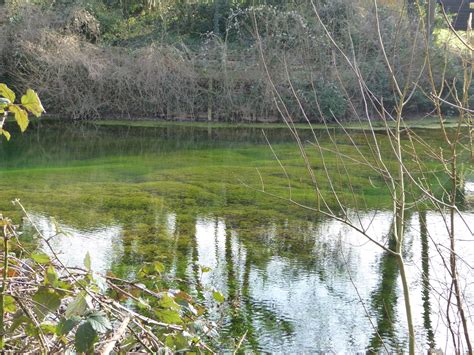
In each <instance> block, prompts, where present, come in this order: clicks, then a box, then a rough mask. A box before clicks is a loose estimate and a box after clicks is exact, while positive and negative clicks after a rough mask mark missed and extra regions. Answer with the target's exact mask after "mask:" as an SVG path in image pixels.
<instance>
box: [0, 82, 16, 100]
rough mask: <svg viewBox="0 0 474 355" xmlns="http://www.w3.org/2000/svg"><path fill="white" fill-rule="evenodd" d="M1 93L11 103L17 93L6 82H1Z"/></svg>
mask: <svg viewBox="0 0 474 355" xmlns="http://www.w3.org/2000/svg"><path fill="white" fill-rule="evenodd" d="M0 95H1V96H3V97H4V98H6V99H8V100H9V101H10V103H14V102H15V97H16V96H15V93H14V92H13V91H12V90H11V89H10V88H9V87H8V86H6V85H5V84H0Z"/></svg>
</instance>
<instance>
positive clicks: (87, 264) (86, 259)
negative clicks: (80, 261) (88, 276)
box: [84, 252, 91, 271]
mask: <svg viewBox="0 0 474 355" xmlns="http://www.w3.org/2000/svg"><path fill="white" fill-rule="evenodd" d="M84 266H85V267H86V269H87V270H88V271H91V256H90V254H89V252H87V253H86V256H85V257H84Z"/></svg>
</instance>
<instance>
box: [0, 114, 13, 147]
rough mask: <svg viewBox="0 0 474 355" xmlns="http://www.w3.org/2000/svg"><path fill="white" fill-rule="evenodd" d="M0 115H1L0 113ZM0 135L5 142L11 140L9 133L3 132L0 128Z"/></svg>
mask: <svg viewBox="0 0 474 355" xmlns="http://www.w3.org/2000/svg"><path fill="white" fill-rule="evenodd" d="M0 113H1V112H0ZM1 135H4V136H5V138H6V139H7V141H9V140H10V138H11V135H10V132H8V131H5V130H4V129H1V128H0V136H1Z"/></svg>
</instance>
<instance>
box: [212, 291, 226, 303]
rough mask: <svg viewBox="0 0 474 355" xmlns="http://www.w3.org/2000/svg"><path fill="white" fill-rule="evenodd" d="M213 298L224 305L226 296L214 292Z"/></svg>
mask: <svg viewBox="0 0 474 355" xmlns="http://www.w3.org/2000/svg"><path fill="white" fill-rule="evenodd" d="M212 297H214V299H215V300H216V301H217V302H219V303H222V302H224V301H225V297H224V295H223V294H222V293H221V292H219V291H214V292H213V293H212Z"/></svg>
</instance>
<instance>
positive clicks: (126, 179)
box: [0, 123, 446, 351]
mask: <svg viewBox="0 0 474 355" xmlns="http://www.w3.org/2000/svg"><path fill="white" fill-rule="evenodd" d="M266 127H267V126H266ZM259 128H260V127H258V128H255V127H233V128H232V129H229V128H227V126H226V127H223V128H222V127H213V128H212V129H211V130H209V129H208V128H207V127H200V126H199V125H197V126H192V127H189V126H186V125H174V124H173V125H164V126H150V127H145V126H136V127H132V126H130V127H126V126H120V125H118V126H117V125H111V126H107V125H98V126H94V125H91V124H87V125H85V126H82V125H81V126H64V125H62V124H60V123H50V124H47V125H46V124H43V125H36V126H33V127H32V129H31V130H29V131H28V132H27V133H26V134H24V135H20V134H13V138H12V141H11V142H10V143H8V144H7V143H6V142H2V143H1V145H0V163H1V166H2V169H1V170H0V189H1V191H2V199H1V200H0V209H1V210H2V213H4V214H5V215H9V216H13V217H14V218H15V219H16V220H17V221H18V222H20V213H19V211H17V210H15V209H14V208H13V206H12V205H11V204H10V202H9V201H11V200H13V199H15V198H20V199H21V200H22V202H23V204H24V205H25V207H26V208H27V210H28V211H30V212H32V213H34V214H37V215H41V216H47V217H50V216H52V217H55V218H56V220H58V221H59V222H60V223H62V224H64V225H67V226H68V227H71V228H75V229H77V230H79V231H94V230H96V229H98V228H102V227H107V226H120V228H121V234H120V248H118V249H117V250H115V251H114V253H113V254H114V262H113V263H112V265H111V269H110V270H109V271H111V272H113V273H115V274H117V275H120V276H123V277H130V275H137V272H138V270H139V269H140V266H141V265H143V263H144V262H153V261H156V260H160V261H161V262H163V264H165V265H166V268H167V270H169V272H170V273H171V274H172V276H174V277H175V279H174V281H166V282H168V285H169V286H170V287H174V286H179V287H182V288H185V289H186V290H188V291H189V292H191V293H192V294H193V295H196V296H197V297H201V298H202V299H203V302H204V301H205V300H204V298H205V297H204V296H203V290H202V282H203V280H202V276H201V275H200V274H199V272H198V271H197V266H196V265H197V263H198V262H199V260H200V257H203V255H201V254H200V252H199V250H200V249H199V248H202V243H203V242H202V241H200V242H198V240H197V239H198V237H197V236H198V234H199V231H198V229H199V228H200V225H205V226H207V227H209V226H214V228H213V229H212V232H210V231H207V232H206V233H209V235H207V234H206V237H207V238H210V239H215V240H218V239H219V238H220V234H219V232H218V230H219V228H223V227H219V226H222V225H225V228H224V229H225V245H224V249H225V255H223V256H221V257H222V260H221V261H220V263H221V264H218V263H217V264H216V266H215V267H216V269H218V270H221V271H219V272H223V273H224V274H225V277H222V278H221V279H219V280H221V281H222V280H224V281H222V284H219V282H221V281H219V282H218V283H217V284H216V287H222V288H223V289H224V290H225V293H226V297H227V299H228V300H229V302H230V303H231V304H232V307H231V308H230V309H229V311H228V313H226V316H225V317H226V318H225V321H224V322H223V323H224V326H223V327H224V328H223V331H222V337H223V338H224V340H223V344H227V345H222V346H223V347H224V348H231V347H232V341H233V340H232V339H233V338H238V337H239V336H241V335H242V333H243V332H244V331H245V330H247V331H248V334H249V337H250V339H249V344H248V347H247V349H248V350H253V351H261V350H262V347H261V346H262V344H260V343H259V340H258V336H259V335H258V334H259V332H262V331H263V332H268V333H275V334H279V336H284V337H291V336H293V335H294V332H295V329H293V324H292V323H291V322H289V321H288V320H287V319H286V318H285V315H284V314H280V313H278V312H277V311H275V310H274V309H273V308H272V307H271V306H269V305H268V304H266V303H264V302H260V301H259V300H257V299H256V297H255V296H253V295H252V287H253V286H252V275H254V274H255V273H258V274H259V275H262V278H263V279H264V280H266V282H269V280H271V278H272V275H271V274H268V273H267V271H266V270H267V268H269V267H270V265H272V264H273V263H275V260H277V261H278V260H285V262H286V263H287V265H288V266H287V267H288V268H290V267H291V268H293V269H292V271H291V272H292V275H293V276H295V275H296V276H299V275H305V274H306V273H309V274H312V273H314V272H315V270H318V271H317V272H318V277H319V278H320V279H321V280H322V281H324V282H328V281H327V280H330V279H331V278H333V277H335V275H343V274H344V273H345V270H344V268H343V267H341V266H340V264H341V262H340V261H339V268H334V270H332V269H331V270H327V269H326V268H327V264H328V261H327V260H338V258H340V257H339V256H338V254H337V252H335V251H333V250H332V249H331V248H332V247H331V246H330V245H327V243H326V242H325V241H324V240H323V237H322V236H320V235H319V234H317V232H316V229H317V226H318V225H320V224H321V223H322V222H323V221H324V218H323V216H321V215H319V214H318V213H315V212H314V211H313V210H310V209H302V208H299V207H298V206H295V205H293V204H291V203H290V202H289V201H288V198H289V197H290V193H291V198H292V199H293V200H294V201H298V202H299V203H301V204H305V205H307V206H308V207H316V206H317V198H316V195H315V192H314V186H313V184H312V181H311V179H310V177H309V175H308V171H307V169H306V168H305V166H304V160H303V159H302V157H301V154H300V152H299V151H298V149H297V147H296V144H295V143H294V141H293V139H292V137H291V135H290V134H289V132H288V131H287V130H286V129H281V128H271V129H267V130H266V134H267V137H268V140H269V141H270V142H271V144H272V147H271V148H272V149H273V151H274V152H275V154H276V155H277V156H278V159H279V161H277V160H276V158H275V156H274V154H273V152H272V149H270V147H269V146H268V144H267V142H266V140H265V138H264V137H263V135H262V133H261V129H259ZM267 128H268V127H267ZM417 133H418V134H419V135H420V136H422V138H423V139H425V140H426V141H428V142H429V144H430V145H432V146H435V147H438V146H440V145H441V142H442V139H441V135H440V133H439V132H438V131H436V130H427V131H419V132H417ZM331 134H332V136H329V135H328V133H327V132H324V131H321V132H318V135H317V137H318V140H319V143H320V144H321V146H322V147H323V148H325V149H326V150H324V165H323V161H322V158H321V151H319V150H318V149H317V148H315V146H314V145H313V144H312V143H311V142H312V141H313V140H312V139H313V135H312V133H311V132H310V131H307V130H303V131H302V132H301V138H302V141H303V142H304V147H305V150H306V153H307V154H308V157H309V161H310V165H311V168H312V169H313V171H314V173H315V179H316V181H317V184H318V188H319V189H320V191H321V192H322V194H323V196H324V198H325V201H326V203H327V204H328V205H329V206H330V207H331V208H332V209H333V210H334V211H335V212H336V213H337V210H338V201H337V200H336V198H335V197H334V196H333V194H332V193H331V188H334V189H336V190H337V191H338V198H339V200H340V201H342V203H343V204H344V206H345V207H349V208H351V209H353V210H358V211H362V212H363V211H373V210H382V211H384V210H386V211H389V210H390V208H391V198H390V194H389V191H388V190H387V187H386V184H385V181H384V179H383V178H382V177H381V176H380V175H379V174H377V173H376V172H374V171H373V170H371V169H368V168H367V167H366V166H364V165H361V164H360V163H357V162H356V161H354V159H356V160H360V158H361V156H360V154H362V155H363V156H365V157H366V158H367V159H368V160H369V161H373V160H372V158H371V156H372V153H371V147H370V146H368V145H367V144H366V136H365V134H364V132H361V131H357V130H355V131H353V132H352V133H351V139H352V140H353V142H355V143H356V145H357V148H358V149H359V151H360V153H358V152H357V151H356V150H355V148H354V145H353V144H352V142H351V140H349V139H348V137H347V136H346V135H345V134H344V133H343V132H340V131H335V132H333V133H331ZM405 138H407V137H405ZM377 140H378V143H379V144H380V150H381V153H382V154H383V156H384V157H385V164H386V165H387V166H388V168H389V169H396V167H397V162H396V160H395V159H394V158H393V153H392V151H391V147H390V144H389V142H388V140H387V137H386V135H385V134H382V133H378V134H377ZM332 141H336V142H337V151H338V153H339V154H342V155H343V156H346V157H349V158H345V159H344V158H341V157H340V156H338V154H336V152H334V150H335V147H334V145H333V144H332ZM405 143H406V144H405V149H406V151H407V152H409V151H410V149H411V148H410V144H409V142H408V140H407V139H406V142H405ZM416 149H417V150H419V153H420V157H421V160H422V161H423V164H424V166H425V168H426V169H427V170H430V171H432V172H433V174H432V179H433V185H435V184H436V183H438V180H437V179H438V178H439V179H440V180H439V181H441V182H442V183H444V181H445V180H446V177H445V176H444V175H443V173H442V171H441V169H440V167H439V164H438V163H437V162H436V161H434V160H432V158H431V157H430V156H429V155H428V154H426V153H424V152H423V151H422V150H420V149H421V147H420V146H416ZM280 163H281V164H282V165H283V166H284V167H285V170H282V168H281V166H280ZM409 166H410V168H413V169H414V170H413V171H415V169H416V164H414V163H412V162H409ZM325 169H327V173H328V174H329V176H330V178H331V184H330V183H329V181H328V179H327V176H326V170H325ZM288 177H289V178H288ZM289 186H291V189H290V188H289ZM262 189H263V190H264V192H262V191H261V190H262ZM290 190H291V192H290ZM275 196H277V197H275ZM418 198H419V193H417V192H414V193H413V195H411V194H410V195H409V201H410V202H412V201H415V200H417V199H418ZM170 218H171V219H172V220H173V222H172V224H173V228H169V227H168V225H169V224H170V223H171V222H170V221H169V219H170ZM315 235H317V236H316V237H315ZM200 243H201V244H200ZM215 243H216V245H218V242H215ZM205 244H206V243H204V245H205ZM221 246H222V245H221ZM209 253H210V254H212V253H216V254H217V253H218V252H217V251H215V250H214V251H209ZM242 255H245V257H243V256H242ZM216 258H217V256H216ZM219 265H220V266H219ZM221 267H223V269H222V268H221ZM381 267H382V268H383V267H384V264H382V265H381ZM216 272H217V271H216ZM381 274H382V277H385V278H388V279H390V280H391V282H392V283H393V279H394V277H395V276H394V275H395V274H394V273H390V274H387V275H385V274H384V272H383V270H382V272H381ZM133 277H136V276H133ZM384 282H385V281H384ZM385 293H386V292H385V291H384V290H382V289H381V290H380V292H379V295H377V297H382V298H383V297H385ZM390 297H392V298H393V292H392V291H390ZM374 304H375V303H374ZM375 306H377V305H375ZM375 306H374V307H375ZM377 307H378V306H377ZM390 317H391V318H392V317H393V316H392V315H390ZM257 319H260V321H258V322H257ZM381 319H382V318H381ZM391 321H392V322H395V321H396V319H391ZM385 323H386V321H385V320H384V322H381V323H380V324H381V325H380V326H381V327H385V328H387V329H391V328H390V327H393V324H392V323H389V324H385ZM262 329H264V330H262ZM379 331H380V332H381V333H383V331H382V330H379ZM387 334H388V336H393V337H395V336H396V335H395V334H392V333H391V332H388V333H387ZM263 345H265V344H263ZM372 345H373V346H374V347H376V345H374V344H372Z"/></svg>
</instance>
